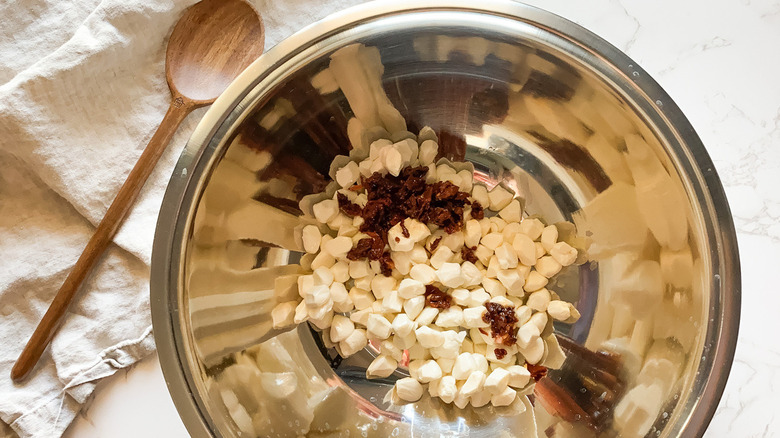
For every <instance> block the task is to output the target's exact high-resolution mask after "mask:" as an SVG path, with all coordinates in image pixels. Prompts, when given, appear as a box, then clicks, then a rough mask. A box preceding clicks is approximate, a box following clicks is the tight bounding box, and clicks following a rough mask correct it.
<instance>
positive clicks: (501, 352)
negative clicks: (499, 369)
mask: <svg viewBox="0 0 780 438" xmlns="http://www.w3.org/2000/svg"><path fill="white" fill-rule="evenodd" d="M493 352H494V353H495V354H496V359H498V360H501V359H503V358H505V357H506V353H507V351H506V350H505V349H503V348H496V349H495V350H493Z"/></svg>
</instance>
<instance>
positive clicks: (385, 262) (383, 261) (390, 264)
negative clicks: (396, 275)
mask: <svg viewBox="0 0 780 438" xmlns="http://www.w3.org/2000/svg"><path fill="white" fill-rule="evenodd" d="M393 268H395V262H394V261H393V259H392V258H390V253H389V252H384V253H383V254H382V257H380V258H379V269H380V271H381V272H382V275H384V276H385V277H389V276H390V275H392V274H393Z"/></svg>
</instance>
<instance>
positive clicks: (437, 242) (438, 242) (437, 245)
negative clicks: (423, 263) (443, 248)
mask: <svg viewBox="0 0 780 438" xmlns="http://www.w3.org/2000/svg"><path fill="white" fill-rule="evenodd" d="M440 243H441V237H437V238H436V240H434V241H433V242H431V252H434V251H436V248H438V247H439V244H440Z"/></svg>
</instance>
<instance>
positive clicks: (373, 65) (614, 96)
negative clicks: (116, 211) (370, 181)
mask: <svg viewBox="0 0 780 438" xmlns="http://www.w3.org/2000/svg"><path fill="white" fill-rule="evenodd" d="M491 5H492V6H490V7H488V6H484V10H482V9H481V8H476V9H475V8H474V7H468V8H467V7H442V6H437V7H430V8H426V7H406V8H405V7H395V8H391V7H387V6H381V7H380V6H374V7H364V8H362V9H358V10H357V11H351V12H348V13H345V14H342V15H340V16H337V17H335V18H331V19H329V20H327V21H326V22H325V23H321V24H317V25H315V26H314V27H312V28H310V29H307V30H304V31H303V32H302V33H301V34H300V35H297V36H294V37H293V38H291V39H290V40H288V41H286V42H283V43H282V44H280V46H278V47H276V48H275V49H273V50H272V51H271V52H270V53H268V54H267V55H265V56H264V58H262V59H261V60H259V61H258V62H257V63H256V64H255V65H254V66H252V67H251V68H250V69H249V70H248V71H247V72H246V73H245V74H244V75H243V76H242V77H241V78H239V80H238V81H237V82H236V83H234V84H233V85H232V86H231V88H230V89H229V90H228V92H226V96H225V97H223V98H221V99H220V101H219V102H218V103H217V104H216V105H215V107H214V108H213V109H212V110H211V111H210V112H209V113H208V114H207V116H206V117H205V118H204V121H203V122H202V123H201V125H200V126H199V128H198V131H197V132H196V133H195V135H194V136H193V139H192V140H191V141H190V144H189V145H188V147H187V150H186V151H185V153H184V154H183V156H182V158H181V161H180V163H179V165H178V166H177V170H176V174H175V175H174V178H173V179H172V182H171V188H169V192H168V194H167V195H166V200H165V204H164V207H163V210H162V212H161V219H160V225H159V227H158V236H157V239H156V243H155V254H154V260H153V266H154V267H153V271H154V272H153V284H152V287H153V296H154V297H155V300H153V306H154V307H155V309H154V312H155V313H154V315H155V332H156V335H157V342H158V346H159V348H160V350H161V353H160V354H161V360H162V361H163V366H164V371H165V372H166V378H167V379H168V380H169V384H170V385H171V390H172V392H173V395H174V399H175V401H176V403H177V406H178V407H179V409H180V411H181V412H182V416H183V417H184V418H185V422H188V428H189V429H190V432H191V433H193V434H194V435H200V434H203V435H204V436H207V435H213V436H226V437H227V436H242V437H245V436H300V435H304V434H307V433H308V434H309V436H357V435H356V434H361V435H362V436H496V435H498V434H499V433H500V432H502V431H505V433H507V435H506V436H531V435H538V436H563V437H565V436H599V435H603V436H614V435H615V434H616V433H617V434H619V435H621V436H644V433H645V432H648V428H646V427H645V426H647V425H649V433H650V434H651V436H677V435H680V434H681V433H682V432H683V431H684V430H685V431H691V432H692V433H694V434H696V433H700V432H701V431H703V428H704V427H706V424H707V422H708V420H709V417H710V416H711V414H712V411H713V409H714V407H715V405H716V404H717V400H718V398H719V395H720V391H721V390H722V385H723V384H724V382H725V375H726V374H727V372H728V367H729V366H730V360H731V357H730V356H731V354H732V353H733V341H734V340H733V339H732V336H735V333H736V315H737V314H738V304H737V303H736V301H735V300H736V299H737V298H735V296H737V295H738V267H737V266H736V263H737V262H736V247H735V244H734V232H733V227H732V225H731V223H730V220H729V219H728V218H729V215H728V207H727V205H726V204H725V198H724V197H723V195H722V190H721V188H720V185H719V182H718V180H717V176H716V175H715V174H714V172H713V171H712V166H711V164H710V162H709V159H708V157H707V156H706V153H705V152H704V150H703V147H702V146H701V144H700V142H699V140H698V138H697V137H696V135H695V133H693V130H692V129H691V128H690V126H689V125H688V124H687V121H686V120H685V119H684V117H683V116H682V115H681V114H680V113H679V110H678V109H677V108H676V106H675V105H674V103H673V102H672V101H671V100H670V99H669V98H668V96H666V95H665V94H664V93H663V91H662V90H660V88H659V87H658V86H657V85H656V84H655V83H654V82H653V81H652V80H651V79H650V78H647V77H646V74H645V73H644V71H642V70H641V69H640V68H639V67H638V66H636V65H634V64H633V63H632V62H631V61H630V60H629V59H628V58H626V57H625V56H624V55H622V54H620V53H619V52H617V51H616V50H615V49H614V48H612V47H611V46H608V45H607V44H606V43H604V42H603V41H601V40H599V39H598V38H596V37H595V36H593V35H592V34H590V33H588V32H587V31H584V30H583V29H581V28H579V27H577V26H575V25H573V24H571V23H568V22H565V21H564V20H562V19H560V18H558V17H554V16H552V15H550V14H546V13H544V12H542V11H538V10H536V9H532V8H529V7H525V6H521V5H507V4H504V3H498V4H491ZM405 9H406V10H405ZM487 9H490V12H489V11H487ZM345 48H347V49H345ZM334 54H337V55H336V56H342V57H344V58H345V59H346V62H347V64H349V63H350V62H351V63H353V65H354V69H355V71H361V68H362V69H363V70H366V69H368V70H371V69H375V71H379V72H380V73H379V74H378V75H379V76H378V77H380V78H381V81H379V82H377V88H376V89H374V90H363V91H365V92H366V93H369V94H370V93H374V94H375V95H377V96H379V97H376V98H375V100H382V99H384V97H383V96H386V98H387V99H389V102H390V103H392V105H393V106H394V107H395V108H396V109H398V111H400V113H401V115H402V116H403V117H404V119H405V121H406V124H407V129H408V131H411V132H412V133H417V132H418V131H419V129H420V128H422V127H423V126H430V127H432V128H433V129H434V130H435V131H436V133H437V135H438V137H439V141H440V148H441V154H442V156H444V157H446V158H449V159H451V160H453V161H463V160H466V161H470V162H471V163H473V164H474V168H475V180H478V181H481V182H482V183H484V184H486V185H487V186H488V187H492V186H494V185H496V184H499V183H503V184H504V185H505V186H507V187H510V188H512V189H513V190H515V191H516V192H517V193H519V194H520V196H521V197H522V198H523V199H524V202H525V214H526V215H528V216H535V215H538V216H539V217H541V218H544V220H545V221H547V222H548V223H556V222H562V221H569V222H572V223H574V224H576V225H577V231H578V232H579V233H580V234H581V235H582V236H584V237H586V238H587V240H588V242H589V243H590V249H589V260H588V261H587V262H586V263H584V264H581V265H578V266H571V267H568V268H566V269H565V270H564V271H563V272H562V273H561V274H559V275H558V276H557V277H556V280H555V282H554V283H553V284H551V285H550V286H548V287H549V288H550V289H553V290H555V291H556V292H557V293H558V294H559V295H560V296H561V297H562V298H564V299H566V300H568V301H571V302H573V303H575V304H576V306H577V308H578V310H579V311H580V313H581V315H582V317H581V319H580V320H579V321H578V322H577V323H575V324H564V323H557V322H556V324H555V330H556V333H558V334H560V335H561V336H562V338H561V339H562V341H561V342H562V345H563V346H564V347H565V348H564V350H565V351H566V352H567V353H568V357H567V360H566V362H565V363H564V366H563V367H562V368H561V369H560V370H557V371H551V372H550V375H549V376H548V377H547V378H546V380H547V384H546V385H542V384H541V383H540V384H538V385H537V391H536V394H535V397H532V399H534V403H533V404H531V403H526V404H525V405H523V406H524V407H527V409H525V411H524V412H522V409H519V408H517V407H515V408H513V409H509V408H491V407H484V408H471V407H468V408H466V409H463V410H461V409H457V408H454V407H452V406H447V405H444V404H442V403H440V402H438V401H436V400H430V399H427V398H424V399H423V400H421V401H420V402H418V403H416V404H412V405H405V406H396V405H392V404H391V403H389V401H388V400H387V398H386V397H385V395H386V393H387V392H388V390H389V389H391V388H392V384H393V381H394V380H395V379H397V378H399V377H403V376H405V375H406V371H405V370H404V369H403V368H400V369H399V370H397V371H396V373H395V374H394V375H393V376H391V377H390V378H387V379H379V380H367V379H366V378H365V368H366V366H367V365H368V363H370V361H371V360H372V358H373V356H375V355H376V354H377V352H376V349H374V348H372V347H371V346H369V347H368V348H366V349H365V350H363V351H362V352H360V353H359V354H357V355H354V356H352V357H350V358H348V359H345V360H341V359H340V358H339V357H337V355H336V354H335V352H334V351H333V350H332V349H328V348H326V347H325V345H323V342H322V341H321V340H320V339H319V336H318V334H317V333H316V331H315V330H313V329H312V328H310V327H309V326H308V325H301V326H300V327H298V328H296V329H294V330H292V331H289V332H286V333H281V332H277V331H274V330H272V329H271V319H270V311H271V309H272V308H273V307H274V306H275V305H276V304H277V301H278V300H279V296H280V290H281V289H284V288H285V287H289V286H291V285H292V284H293V283H294V282H295V278H296V276H297V275H298V274H299V273H300V272H301V268H300V266H299V265H298V264H297V263H298V262H299V261H300V257H301V255H302V253H301V252H300V251H301V250H300V242H299V241H297V240H296V238H295V228H296V226H298V225H299V224H300V220H299V217H300V216H301V215H302V212H301V208H300V206H299V201H300V200H301V198H302V197H304V196H305V195H308V194H312V193H317V192H320V191H322V190H325V189H326V187H327V185H328V182H329V181H330V180H331V177H330V176H329V168H330V163H331V161H332V160H333V159H334V157H336V156H337V155H340V154H341V155H346V154H348V152H349V150H350V148H351V147H352V145H353V144H354V143H355V142H356V141H360V140H359V139H360V138H361V137H360V136H361V135H364V136H365V135H368V136H369V137H370V136H371V135H374V134H376V132H374V134H371V133H369V134H366V132H368V131H370V128H371V126H370V124H371V121H370V118H366V117H364V116H362V113H361V111H362V109H361V108H362V106H361V105H364V103H363V102H362V101H361V99H363V98H364V97H361V95H360V94H359V93H358V94H352V93H353V92H351V91H349V90H347V92H345V91H344V90H343V89H342V88H344V87H339V86H338V85H339V83H343V81H344V80H345V79H344V78H341V77H337V78H334V77H333V76H334V73H333V71H332V70H333V69H329V66H330V64H331V60H332V58H333V56H334ZM347 74H349V72H348V73H347ZM347 80H351V79H350V78H348V79H347ZM356 116H357V119H360V120H361V122H362V124H363V125H364V126H363V131H360V130H359V128H355V127H354V125H355V122H354V119H355V118H356ZM356 139H357V140H356ZM363 139H365V137H363ZM638 262H641V263H647V264H648V266H649V265H652V266H651V268H652V267H653V266H654V267H655V268H653V269H658V272H660V277H658V278H660V280H658V281H661V282H662V286H661V287H660V289H659V290H660V291H661V293H660V294H659V295H658V296H656V297H649V298H647V297H640V298H637V297H636V295H638V294H641V293H642V292H641V290H643V287H642V284H644V283H647V282H653V281H656V278H655V277H652V276H651V278H645V277H644V275H645V274H644V272H645V271H642V270H639V269H634V270H632V269H633V268H631V267H630V266H634V265H632V264H634V263H638ZM653 264H654V265H653ZM675 269H677V271H675ZM681 270H682V272H680V271H681ZM651 271H652V269H651ZM632 275H633V276H634V277H631V276H632ZM629 277H630V278H629ZM632 282H633V283H632ZM637 285H638V286H637ZM632 287H634V288H636V289H638V290H637V291H634V290H632V289H631V288H632ZM632 294H634V295H632ZM643 300H644V301H643ZM160 327H162V328H160ZM157 332H159V334H158V333H157ZM730 332H733V333H730ZM564 342H566V344H564ZM594 357H595V359H594ZM604 358H606V359H605V360H607V361H608V362H609V361H612V362H609V364H617V365H616V366H617V368H615V369H611V368H609V367H610V366H611V365H609V364H607V365H604V364H603V363H601V362H599V360H602V359H604ZM594 361H595V362H594ZM594 363H595V364H596V365H594ZM648 367H649V369H648ZM653 367H655V368H653ZM543 382H544V380H543ZM540 387H541V388H540ZM177 388H178V389H177ZM183 389H186V390H183ZM182 390H183V391H182ZM631 394H633V395H631ZM631 397H633V398H631ZM624 398H625V400H623V399H624ZM621 402H623V403H622V405H621ZM616 409H617V410H618V413H619V415H615V411H616ZM621 410H622V411H621ZM643 416H644V417H647V418H644V417H643ZM188 418H190V421H188ZM501 436H504V435H501Z"/></svg>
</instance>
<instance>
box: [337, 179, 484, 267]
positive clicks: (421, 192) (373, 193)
mask: <svg viewBox="0 0 780 438" xmlns="http://www.w3.org/2000/svg"><path fill="white" fill-rule="evenodd" d="M427 173H428V168H427V167H424V166H419V167H406V168H404V169H402V170H401V173H400V174H399V175H398V176H393V175H383V174H381V173H379V172H375V173H373V174H371V175H369V176H368V177H367V178H363V179H362V180H361V181H360V183H359V184H357V185H355V186H353V187H361V188H363V189H365V191H366V198H367V199H368V201H367V202H366V205H365V206H364V207H362V208H361V207H360V206H359V205H357V204H354V203H352V202H350V201H349V198H347V197H346V196H345V195H344V194H341V193H340V194H339V195H338V201H339V208H340V209H341V210H342V211H343V212H344V213H345V214H347V215H350V216H357V215H359V216H360V217H361V218H363V223H362V224H361V225H360V231H361V232H364V233H366V234H368V235H369V236H371V238H370V239H369V238H366V239H361V240H360V241H358V243H357V244H356V245H355V248H353V249H352V250H350V251H349V253H348V254H347V256H348V257H350V260H357V259H359V258H362V257H368V258H369V259H371V260H381V259H382V254H383V253H384V245H385V244H386V243H387V233H388V231H389V230H390V228H392V227H394V226H395V225H396V224H398V223H400V224H401V232H402V234H403V236H404V237H409V230H408V229H407V228H406V226H405V225H404V223H403V221H404V220H405V219H407V218H411V219H415V220H418V221H420V222H422V223H424V224H434V225H437V226H438V227H440V228H442V229H443V230H444V231H446V232H447V233H450V234H452V233H455V232H457V231H460V230H461V229H462V228H463V222H464V209H465V207H466V206H467V205H469V204H471V202H470V201H469V199H468V198H469V194H468V193H466V192H461V191H460V188H459V187H458V186H456V185H455V184H453V183H451V182H449V181H442V182H435V183H433V184H428V183H426V182H425V176H426V175H427ZM472 209H473V207H472ZM372 233H373V234H372ZM399 241H400V239H399ZM436 245H438V243H435V244H434V245H433V247H432V249H431V250H432V251H433V250H435V249H436ZM388 260H390V259H389V258H388ZM387 266H390V263H389V262H385V263H384V264H383V269H382V273H384V274H385V275H390V273H391V271H392V268H390V270H389V271H388V269H387Z"/></svg>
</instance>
